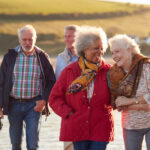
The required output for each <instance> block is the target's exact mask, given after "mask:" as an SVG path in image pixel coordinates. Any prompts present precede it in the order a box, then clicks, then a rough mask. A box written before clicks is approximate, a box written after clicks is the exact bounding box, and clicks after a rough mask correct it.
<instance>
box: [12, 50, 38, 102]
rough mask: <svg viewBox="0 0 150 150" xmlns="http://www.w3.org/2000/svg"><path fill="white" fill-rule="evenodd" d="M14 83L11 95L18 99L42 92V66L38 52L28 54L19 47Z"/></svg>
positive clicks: (13, 76)
mask: <svg viewBox="0 0 150 150" xmlns="http://www.w3.org/2000/svg"><path fill="white" fill-rule="evenodd" d="M12 83H13V84H12V85H13V86H12V90H11V93H10V95H11V96H12V97H14V98H16V99H31V98H34V97H36V96H38V95H39V94H40V66H39V64H38V60H37V57H36V53H33V54H32V55H30V56H26V55H25V54H23V52H22V51H21V49H20V48H19V49H18V56H17V59H16V62H15V66H14V70H13V75H12Z"/></svg>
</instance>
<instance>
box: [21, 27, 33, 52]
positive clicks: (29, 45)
mask: <svg viewBox="0 0 150 150" xmlns="http://www.w3.org/2000/svg"><path fill="white" fill-rule="evenodd" d="M19 42H20V45H21V47H22V49H23V50H24V51H25V52H31V51H32V50H33V49H34V46H35V43H36V37H35V35H34V34H33V32H32V31H30V30H24V31H22V32H21V35H20V37H19Z"/></svg>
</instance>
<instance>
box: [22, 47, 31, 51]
mask: <svg viewBox="0 0 150 150" xmlns="http://www.w3.org/2000/svg"><path fill="white" fill-rule="evenodd" d="M33 49H34V46H32V47H31V48H30V49H26V48H25V47H23V46H22V50H23V51H25V52H31V51H33Z"/></svg>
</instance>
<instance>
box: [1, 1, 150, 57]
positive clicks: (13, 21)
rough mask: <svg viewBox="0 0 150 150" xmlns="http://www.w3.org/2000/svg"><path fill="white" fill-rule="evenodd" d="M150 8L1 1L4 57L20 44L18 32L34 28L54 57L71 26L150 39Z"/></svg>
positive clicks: (104, 4)
mask: <svg viewBox="0 0 150 150" xmlns="http://www.w3.org/2000/svg"><path fill="white" fill-rule="evenodd" d="M149 18H150V9H149V7H148V6H141V5H131V4H120V3H108V2H100V1H98V0H30V1H29V2H27V1H26V0H13V1H10V0H0V54H4V53H6V51H7V49H9V48H13V47H15V46H16V45H17V44H18V39H17V29H18V28H20V27H22V26H24V25H25V24H32V25H33V26H34V27H35V28H36V30H37V34H38V40H37V45H38V46H40V47H41V48H43V49H45V50H46V51H47V52H48V53H49V54H50V55H55V56H56V55H57V54H58V53H59V52H61V51H62V50H63V49H64V42H63V34H64V27H65V26H66V25H69V24H77V25H91V26H101V27H102V28H103V29H104V30H105V31H106V33H107V35H108V37H111V36H113V35H114V34H116V33H126V34H130V35H138V36H139V37H144V36H148V35H150V19H149Z"/></svg>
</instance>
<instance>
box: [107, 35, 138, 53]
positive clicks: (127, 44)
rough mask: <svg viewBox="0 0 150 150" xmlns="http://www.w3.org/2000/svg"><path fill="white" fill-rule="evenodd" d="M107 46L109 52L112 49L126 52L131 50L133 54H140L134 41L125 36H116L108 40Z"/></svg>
mask: <svg viewBox="0 0 150 150" xmlns="http://www.w3.org/2000/svg"><path fill="white" fill-rule="evenodd" d="M108 43H109V46H110V49H111V50H114V49H122V50H127V49H131V50H132V52H133V54H138V53H140V49H139V46H138V44H137V43H136V42H135V40H134V39H132V38H130V37H129V36H127V35H126V34H117V35H115V36H114V37H112V38H110V39H109V40H108Z"/></svg>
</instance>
